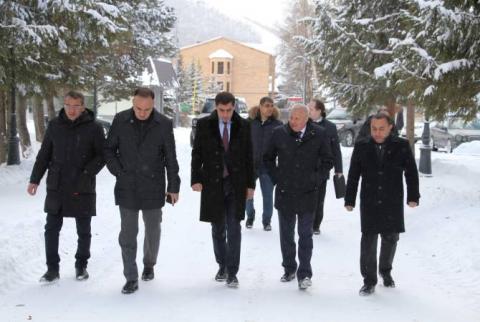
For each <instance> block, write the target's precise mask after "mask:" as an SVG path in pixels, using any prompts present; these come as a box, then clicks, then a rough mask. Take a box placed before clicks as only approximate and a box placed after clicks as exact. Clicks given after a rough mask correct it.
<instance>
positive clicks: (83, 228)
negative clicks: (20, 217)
mask: <svg viewBox="0 0 480 322" xmlns="http://www.w3.org/2000/svg"><path fill="white" fill-rule="evenodd" d="M91 221H92V217H76V218H75V222H76V224H77V235H78V240H77V252H76V253H75V259H76V261H75V267H87V264H88V259H89V258H90V243H91V239H92V234H91V225H90V224H91ZM62 226H63V217H62V216H59V215H52V214H47V223H46V224H45V254H46V258H47V267H48V269H49V270H56V271H58V270H59V264H60V256H59V255H58V240H59V235H60V230H61V229H62Z"/></svg>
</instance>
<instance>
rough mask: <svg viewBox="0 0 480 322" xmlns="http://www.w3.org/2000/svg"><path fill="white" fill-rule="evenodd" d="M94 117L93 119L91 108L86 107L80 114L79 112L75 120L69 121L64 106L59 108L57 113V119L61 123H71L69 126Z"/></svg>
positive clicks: (88, 120) (89, 120)
mask: <svg viewBox="0 0 480 322" xmlns="http://www.w3.org/2000/svg"><path fill="white" fill-rule="evenodd" d="M94 119H95V116H94V114H93V112H92V111H91V110H89V109H87V108H86V109H85V111H84V112H83V113H82V114H80V116H79V117H78V118H76V119H75V121H71V120H70V119H69V118H68V117H67V114H66V113H65V109H64V108H62V109H61V110H60V112H59V113H58V120H59V121H60V122H62V123H65V124H68V125H71V126H76V125H79V124H83V123H88V122H92V121H93V120H94Z"/></svg>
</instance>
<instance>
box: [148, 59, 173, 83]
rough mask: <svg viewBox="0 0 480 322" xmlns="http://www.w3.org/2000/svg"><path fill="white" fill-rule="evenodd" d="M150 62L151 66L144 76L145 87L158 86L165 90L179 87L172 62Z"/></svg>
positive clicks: (160, 60)
mask: <svg viewBox="0 0 480 322" xmlns="http://www.w3.org/2000/svg"><path fill="white" fill-rule="evenodd" d="M149 60H150V64H149V65H148V67H147V71H146V73H144V76H143V84H144V85H158V86H162V87H164V88H169V87H175V86H177V76H176V74H175V70H174V69H173V65H172V62H171V61H170V60H167V59H163V58H155V59H151V58H149ZM153 68H155V70H153Z"/></svg>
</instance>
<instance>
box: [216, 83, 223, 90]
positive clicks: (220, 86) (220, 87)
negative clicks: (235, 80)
mask: <svg viewBox="0 0 480 322" xmlns="http://www.w3.org/2000/svg"><path fill="white" fill-rule="evenodd" d="M217 86H218V90H220V91H223V82H217Z"/></svg>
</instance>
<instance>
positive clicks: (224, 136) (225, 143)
mask: <svg viewBox="0 0 480 322" xmlns="http://www.w3.org/2000/svg"><path fill="white" fill-rule="evenodd" d="M222 141H223V148H224V149H225V152H227V151H228V127H227V123H226V122H223V134H222ZM223 177H224V178H225V177H228V169H227V163H226V162H225V157H224V158H223Z"/></svg>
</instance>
